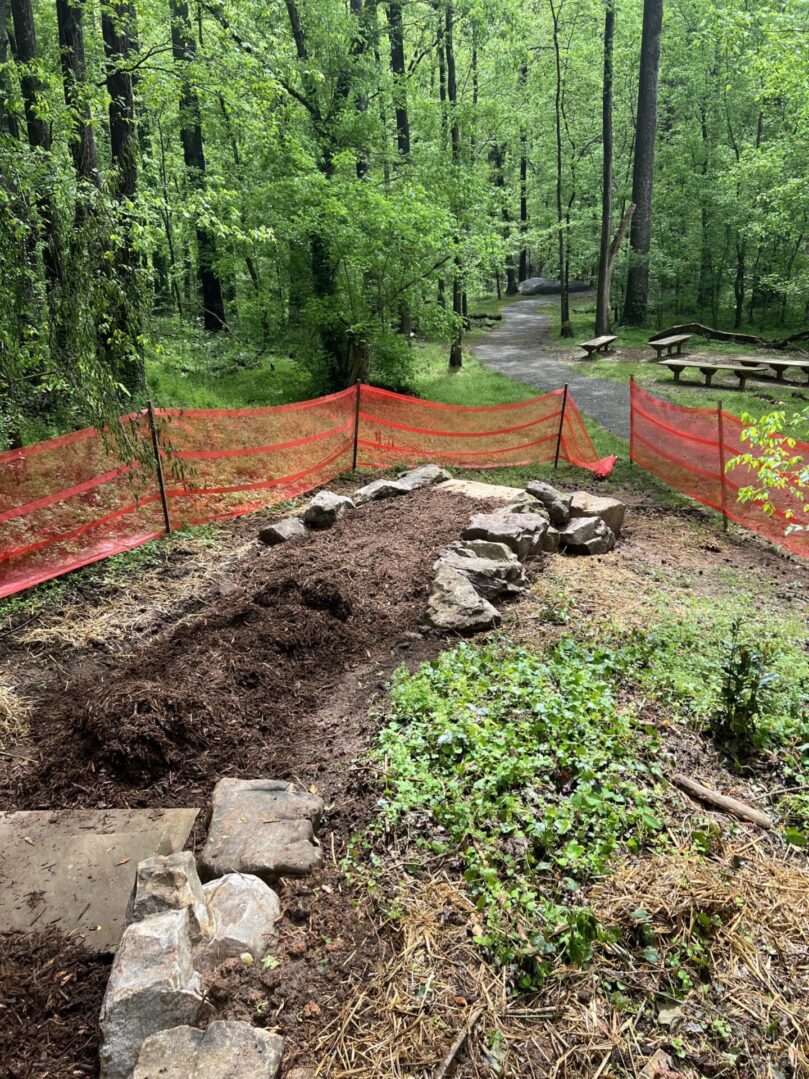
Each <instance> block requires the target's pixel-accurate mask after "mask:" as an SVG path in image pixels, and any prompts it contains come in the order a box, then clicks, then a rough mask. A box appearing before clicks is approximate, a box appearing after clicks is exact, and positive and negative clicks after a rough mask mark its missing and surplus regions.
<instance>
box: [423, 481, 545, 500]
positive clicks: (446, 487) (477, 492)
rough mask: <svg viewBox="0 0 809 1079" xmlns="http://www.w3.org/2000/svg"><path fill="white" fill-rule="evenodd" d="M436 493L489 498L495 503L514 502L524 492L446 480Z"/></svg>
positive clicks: (498, 485) (518, 488)
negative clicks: (444, 492)
mask: <svg viewBox="0 0 809 1079" xmlns="http://www.w3.org/2000/svg"><path fill="white" fill-rule="evenodd" d="M435 489H436V491H447V492H449V493H450V494H456V495H466V497H467V498H480V499H484V498H491V499H493V500H496V501H497V502H516V501H517V500H518V499H519V498H520V497H521V496H524V495H525V491H523V489H522V488H521V487H506V486H504V485H503V484H500V483H479V482H478V481H477V480H446V481H445V482H444V483H439V484H437V485H436V488H435Z"/></svg>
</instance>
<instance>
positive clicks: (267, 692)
mask: <svg viewBox="0 0 809 1079" xmlns="http://www.w3.org/2000/svg"><path fill="white" fill-rule="evenodd" d="M478 508H483V506H478V505H477V504H476V503H474V502H471V501H470V500H469V499H466V498H464V497H462V496H448V495H446V494H443V493H437V492H434V491H424V492H416V493H414V494H413V495H410V496H408V497H407V498H405V499H394V500H391V501H389V502H376V503H372V504H371V505H369V506H367V507H365V508H364V509H363V510H362V511H360V512H356V513H352V514H349V515H347V516H346V517H345V518H344V519H343V520H342V521H340V522H339V523H338V525H337V526H335V528H333V529H331V530H330V531H328V532H325V533H319V534H313V535H310V536H309V537H308V538H306V539H304V540H303V541H302V542H300V543H296V544H295V545H294V546H288V547H285V546H283V545H282V546H280V547H276V548H273V549H271V550H269V551H265V550H264V549H260V548H257V549H256V550H255V551H254V552H251V554H250V555H249V556H248V557H247V558H246V559H245V560H244V562H243V563H242V564H241V566H240V567H239V569H238V572H237V574H236V582H237V583H236V587H234V588H233V589H232V591H231V592H230V593H229V594H228V595H227V596H224V597H219V598H218V599H217V600H216V601H215V602H214V603H211V604H210V605H209V606H206V607H205V608H203V609H202V611H201V613H200V614H199V615H198V616H197V617H196V618H194V619H193V620H190V621H188V620H187V621H185V622H183V623H182V624H181V625H179V626H178V627H177V629H176V630H175V632H174V633H170V634H169V635H168V636H166V637H164V638H163V639H162V640H159V641H154V642H152V643H149V644H148V645H146V646H144V647H142V648H140V649H139V650H137V651H136V652H134V653H133V654H132V655H130V656H128V657H124V658H116V657H105V658H104V660H103V661H96V662H95V663H94V666H93V667H92V669H89V668H88V670H87V672H86V674H85V675H84V676H83V677H79V678H77V679H74V680H73V681H72V682H71V684H70V686H69V691H68V692H64V691H63V690H61V689H60V691H59V692H58V693H51V694H50V696H46V697H44V699H42V700H40V701H36V702H33V703H35V705H36V707H35V710H34V715H35V717H36V718H35V720H34V722H33V723H32V731H31V734H32V739H31V742H32V746H33V747H34V748H33V750H32V755H31V756H30V757H28V759H27V760H25V761H21V762H17V763H15V764H14V765H13V766H11V767H9V769H8V770H9V772H10V773H11V774H10V775H9V777H8V781H7V783H6V785H5V797H3V798H0V804H2V807H3V808H10V809H21V808H45V807H49V806H54V805H58V806H62V807H64V806H71V805H75V806H79V805H93V806H96V805H99V804H101V805H104V804H107V805H115V804H118V803H120V802H121V801H123V802H125V803H126V804H127V805H132V806H138V805H145V806H148V805H154V804H156V803H159V804H162V805H164V806H172V805H183V804H184V805H200V804H204V801H205V800H206V799H207V798H208V796H209V794H210V790H211V787H212V786H213V784H214V783H215V782H216V780H217V779H218V778H220V777H221V776H223V775H237V776H244V777H250V776H256V775H265V776H266V775H272V776H274V777H275V778H279V779H287V778H290V779H292V778H295V777H296V774H297V772H298V769H299V767H300V762H299V761H296V760H295V759H294V754H293V753H292V752H290V748H289V747H290V745H291V742H292V741H293V735H294V736H295V737H294V740H295V741H296V744H297V749H298V751H299V750H300V744H299V741H300V740H299V738H298V732H299V730H300V726H301V724H302V722H304V721H305V717H307V716H308V715H309V714H311V713H313V712H315V711H316V710H317V709H319V708H322V706H323V705H324V704H325V703H326V702H327V701H328V695H329V692H330V691H331V690H332V689H333V688H334V687H335V686H336V685H337V684H338V682H339V681H340V679H341V678H342V677H343V676H344V674H345V672H346V671H347V670H348V669H350V668H352V667H356V666H359V665H360V664H364V663H367V662H368V661H369V660H370V659H371V658H372V657H373V658H374V659H375V658H376V657H380V658H381V657H390V655H391V652H392V651H394V650H395V648H396V647H397V646H398V643H399V642H401V641H402V639H403V637H404V635H405V634H406V633H409V632H412V630H414V629H417V628H418V627H419V626H420V625H421V623H422V620H423V616H424V611H425V608H426V602H427V596H428V594H429V588H430V582H431V579H432V570H431V566H432V563H433V561H434V560H435V558H436V556H437V554H438V552H439V551H440V550H441V548H442V547H444V546H446V544H447V543H448V542H449V541H450V540H453V539H457V537H458V536H459V535H460V533H461V531H462V529H463V527H464V526H465V525H466V523H467V521H468V519H469V516H470V514H471V513H472V512H474V511H475V510H476V509H478ZM331 734H333V735H334V736H335V737H339V732H330V735H331ZM318 752H319V754H320V755H321V756H323V755H324V753H325V750H324V747H323V746H320V748H319V750H318ZM325 766H326V763H325V760H324V763H323V767H325Z"/></svg>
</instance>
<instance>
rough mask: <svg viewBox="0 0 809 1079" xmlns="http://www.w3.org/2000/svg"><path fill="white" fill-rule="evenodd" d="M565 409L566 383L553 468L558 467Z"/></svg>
mask: <svg viewBox="0 0 809 1079" xmlns="http://www.w3.org/2000/svg"><path fill="white" fill-rule="evenodd" d="M566 408H567V383H565V389H564V392H563V393H562V414H561V416H560V417H559V434H558V435H557V436H556V456H555V457H554V459H553V467H554V468H558V467H559V451H560V450H561V448H562V428H563V427H564V426H565V409H566Z"/></svg>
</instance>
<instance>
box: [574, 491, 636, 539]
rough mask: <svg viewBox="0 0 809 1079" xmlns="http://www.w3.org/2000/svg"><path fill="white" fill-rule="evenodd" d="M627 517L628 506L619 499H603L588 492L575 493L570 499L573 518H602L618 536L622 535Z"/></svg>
mask: <svg viewBox="0 0 809 1079" xmlns="http://www.w3.org/2000/svg"><path fill="white" fill-rule="evenodd" d="M625 515H626V506H625V505H624V503H623V502H619V501H618V499H617V498H603V497H601V496H600V495H591V494H589V493H588V492H587V491H575V492H574V493H573V495H572V496H571V499H570V516H571V517H600V518H601V520H602V521H603V522H604V524H605V525H607V527H608V528H609V529H610V530H611V531H612V532H614V533H615V535H616V536H620V535H621V529H622V528H623V527H624V517H625Z"/></svg>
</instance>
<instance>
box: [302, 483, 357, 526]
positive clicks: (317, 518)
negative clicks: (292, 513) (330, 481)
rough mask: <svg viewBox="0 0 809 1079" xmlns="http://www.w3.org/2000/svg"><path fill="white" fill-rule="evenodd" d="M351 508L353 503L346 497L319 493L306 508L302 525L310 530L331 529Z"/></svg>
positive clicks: (332, 492)
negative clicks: (305, 525) (307, 526)
mask: <svg viewBox="0 0 809 1079" xmlns="http://www.w3.org/2000/svg"><path fill="white" fill-rule="evenodd" d="M353 508H354V503H353V501H352V500H351V499H350V498H348V497H347V496H346V495H336V494H335V493H334V491H320V493H319V494H316V495H315V497H314V498H313V499H312V501H311V502H310V503H309V505H308V506H307V507H306V510H305V512H304V515H303V520H304V524H307V525H309V527H310V528H331V526H332V525H333V524H335V523H336V522H337V521H339V520H340V518H341V517H342V516H343V514H344V513H345V512H346V510H350V509H353Z"/></svg>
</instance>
